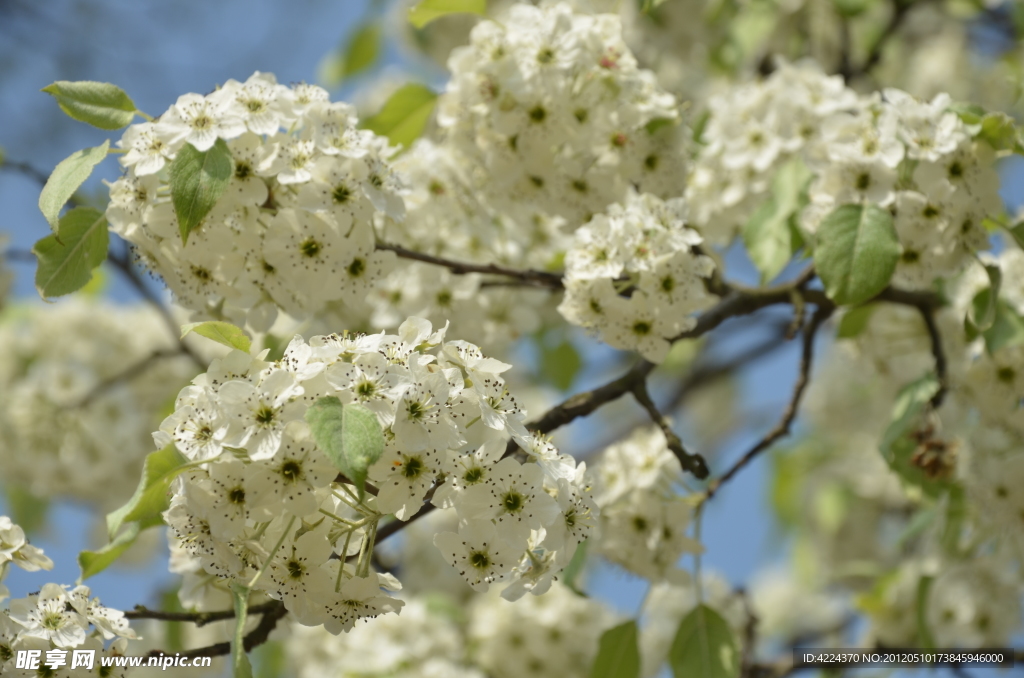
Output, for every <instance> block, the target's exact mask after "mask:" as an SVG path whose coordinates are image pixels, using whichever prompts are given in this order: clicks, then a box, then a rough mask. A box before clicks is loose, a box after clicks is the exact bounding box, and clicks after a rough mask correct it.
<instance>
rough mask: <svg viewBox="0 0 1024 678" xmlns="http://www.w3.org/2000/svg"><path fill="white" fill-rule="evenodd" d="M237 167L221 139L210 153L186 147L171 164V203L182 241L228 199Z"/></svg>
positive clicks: (185, 240)
mask: <svg viewBox="0 0 1024 678" xmlns="http://www.w3.org/2000/svg"><path fill="white" fill-rule="evenodd" d="M234 169H235V164H234V162H233V161H232V160H231V151H229V150H228V145H227V143H225V141H224V140H223V139H217V143H215V144H214V145H213V146H212V147H210V149H209V150H208V151H197V150H196V147H195V146H193V145H192V144H185V145H184V146H182V147H181V150H179V151H178V155H177V156H175V158H174V161H173V162H171V169H170V178H171V202H172V203H174V214H175V215H176V216H177V217H178V228H179V229H180V230H181V241H182V242H183V243H185V242H187V241H188V234H189V233H191V232H192V231H193V230H195V229H196V228H197V227H198V226H199V224H200V223H201V222H202V221H203V219H205V218H206V215H207V214H209V213H210V210H212V209H213V206H214V205H216V204H217V200H219V199H220V197H221V196H222V195H224V191H226V190H227V187H228V184H229V183H230V182H231V174H232V172H234Z"/></svg>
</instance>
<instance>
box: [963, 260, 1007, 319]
mask: <svg viewBox="0 0 1024 678" xmlns="http://www.w3.org/2000/svg"><path fill="white" fill-rule="evenodd" d="M985 273H987V274H988V282H989V285H988V287H986V288H985V289H983V290H981V291H980V292H978V293H977V294H975V295H974V299H972V300H971V305H970V307H969V308H968V309H967V322H969V323H970V324H971V331H972V332H974V333H981V332H985V331H986V330H988V329H989V328H990V327H992V325H993V324H994V323H995V321H996V311H997V310H998V308H999V289H1000V288H1001V287H1002V284H1003V272H1002V271H1001V270H1000V268H999V267H998V266H996V265H994V264H986V265H985Z"/></svg>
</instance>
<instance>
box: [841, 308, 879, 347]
mask: <svg viewBox="0 0 1024 678" xmlns="http://www.w3.org/2000/svg"><path fill="white" fill-rule="evenodd" d="M876 308H877V306H876V305H875V304H865V305H864V306H857V307H856V308H851V309H849V310H848V311H846V313H844V314H843V317H842V319H841V320H840V321H839V328H838V329H837V330H836V338H837V339H852V338H853V337H856V336H858V335H860V333H861V332H863V331H864V330H866V329H867V327H868V322H869V321H870V320H871V314H872V313H874V312H875V309H876Z"/></svg>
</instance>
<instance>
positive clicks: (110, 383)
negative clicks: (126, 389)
mask: <svg viewBox="0 0 1024 678" xmlns="http://www.w3.org/2000/svg"><path fill="white" fill-rule="evenodd" d="M183 355H185V352H184V350H183V349H182V348H181V345H180V344H179V345H178V348H175V349H164V350H160V351H154V352H153V353H150V354H149V355H148V356H147V357H145V358H143V359H142V360H140V361H139V362H137V363H135V364H134V365H132V366H131V367H129V368H127V369H125V370H123V371H121V372H118V373H117V374H115V375H112V376H110V377H107V378H106V379H104V380H103V381H101V382H100V383H98V384H96V386H94V387H93V388H92V389H91V390H90V391H89V392H88V393H86V394H85V396H83V397H82V399H81V400H79V401H78V402H77V403H75V404H74V405H71V406H70V408H69V409H78V408H81V407H85V406H86V405H88V404H89V403H90V402H92V401H93V400H94V399H95V398H96V397H98V396H100V395H102V394H103V393H104V392H105V391H107V390H109V389H111V388H113V387H114V386H117V385H118V384H120V383H122V382H126V381H131V380H132V379H134V378H135V377H137V376H139V375H141V374H142V373H143V372H145V371H146V370H148V369H149V368H150V366H151V365H153V364H154V363H156V362H159V361H161V360H164V359H165V358H177V357H178V356H183Z"/></svg>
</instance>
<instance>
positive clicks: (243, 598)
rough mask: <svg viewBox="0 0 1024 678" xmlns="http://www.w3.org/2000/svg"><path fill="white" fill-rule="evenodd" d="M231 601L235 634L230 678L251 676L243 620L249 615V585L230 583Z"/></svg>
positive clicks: (249, 677) (247, 677) (232, 643)
mask: <svg viewBox="0 0 1024 678" xmlns="http://www.w3.org/2000/svg"><path fill="white" fill-rule="evenodd" d="M231 602H232V604H233V607H234V608H235V635H234V638H232V640H231V676H232V678H252V665H251V664H250V663H249V655H247V654H246V653H245V621H246V618H247V617H248V616H249V587H248V586H242V585H241V584H238V583H234V584H232V585H231Z"/></svg>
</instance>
